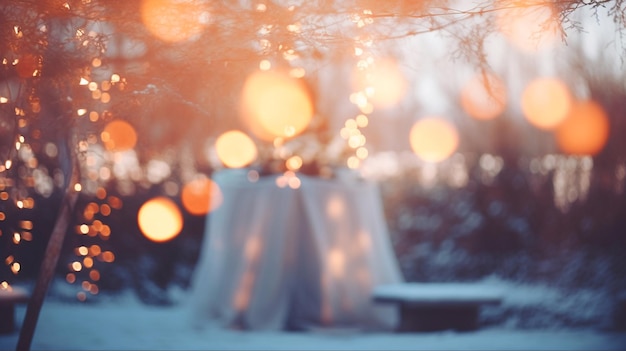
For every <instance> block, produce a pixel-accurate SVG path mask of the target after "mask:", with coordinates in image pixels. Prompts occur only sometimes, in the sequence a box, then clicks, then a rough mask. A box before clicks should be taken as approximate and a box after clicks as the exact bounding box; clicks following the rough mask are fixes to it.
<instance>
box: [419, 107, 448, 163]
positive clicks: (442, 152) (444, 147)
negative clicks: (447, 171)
mask: <svg viewBox="0 0 626 351" xmlns="http://www.w3.org/2000/svg"><path fill="white" fill-rule="evenodd" d="M409 141H410V143H411V148H412V149H413V152H415V154H416V155H417V156H419V157H420V158H421V159H423V160H424V161H427V162H440V161H443V160H445V159H447V158H448V157H450V156H451V155H452V154H453V153H454V151H456V149H457V147H458V145H459V135H458V132H457V130H456V127H454V125H453V124H451V123H450V122H447V121H445V120H443V119H441V118H436V117H431V118H425V119H422V120H419V121H417V122H416V123H415V124H414V125H413V127H412V128H411V133H410V139H409Z"/></svg>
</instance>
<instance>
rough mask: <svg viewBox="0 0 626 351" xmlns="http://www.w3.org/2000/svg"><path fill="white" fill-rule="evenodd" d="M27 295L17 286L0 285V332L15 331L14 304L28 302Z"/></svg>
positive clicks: (8, 332)
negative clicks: (6, 286)
mask: <svg viewBox="0 0 626 351" xmlns="http://www.w3.org/2000/svg"><path fill="white" fill-rule="evenodd" d="M28 299H29V295H28V292H26V290H25V289H22V288H19V287H9V288H1V287H0V334H10V333H12V332H13V331H15V304H16V303H24V302H28Z"/></svg>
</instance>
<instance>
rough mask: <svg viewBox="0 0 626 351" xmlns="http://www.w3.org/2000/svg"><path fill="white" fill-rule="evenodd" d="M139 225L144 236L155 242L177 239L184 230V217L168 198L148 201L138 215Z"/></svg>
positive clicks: (156, 198)
mask: <svg viewBox="0 0 626 351" xmlns="http://www.w3.org/2000/svg"><path fill="white" fill-rule="evenodd" d="M137 223H138V224H139V229H141V232H142V233H143V235H144V236H145V237H146V238H148V239H150V240H152V241H155V242H165V241H169V240H172V239H173V238H175V237H176V236H177V235H178V234H179V233H180V231H181V230H182V228H183V217H182V215H181V213H180V210H179V209H178V206H176V204H175V203H174V202H173V201H172V200H170V199H168V198H166V197H155V198H153V199H150V200H148V201H146V202H145V203H144V204H143V205H142V206H141V208H140V209H139V212H138V213H137Z"/></svg>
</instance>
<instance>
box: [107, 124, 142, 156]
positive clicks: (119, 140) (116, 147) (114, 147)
mask: <svg viewBox="0 0 626 351" xmlns="http://www.w3.org/2000/svg"><path fill="white" fill-rule="evenodd" d="M100 139H102V143H104V147H105V148H106V149H107V150H110V151H126V150H130V149H132V148H134V147H135V144H137V132H135V128H133V126H132V125H130V123H128V122H126V121H122V120H115V121H112V122H109V123H108V124H107V125H106V126H105V127H104V130H103V131H102V133H100Z"/></svg>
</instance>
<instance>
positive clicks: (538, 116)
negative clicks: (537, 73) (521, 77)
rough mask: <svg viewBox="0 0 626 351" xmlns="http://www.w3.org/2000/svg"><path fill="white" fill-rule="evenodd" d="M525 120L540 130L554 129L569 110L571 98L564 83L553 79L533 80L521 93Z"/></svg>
mask: <svg viewBox="0 0 626 351" xmlns="http://www.w3.org/2000/svg"><path fill="white" fill-rule="evenodd" d="M521 104H522V111H523V112H524V116H525V117H526V119H527V120H528V121H529V122H530V123H531V124H532V125H534V126H536V127H537V128H540V129H545V130H548V129H554V128H555V127H556V126H558V125H559V124H560V123H561V122H563V120H564V119H565V117H567V113H568V112H569V110H570V107H571V105H572V97H571V94H570V91H569V89H568V88H567V86H566V85H565V83H563V82H561V81H560V80H558V79H555V78H538V79H535V80H533V81H532V82H531V83H530V84H528V86H526V88H525V89H524V92H523V93H522V100H521Z"/></svg>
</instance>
